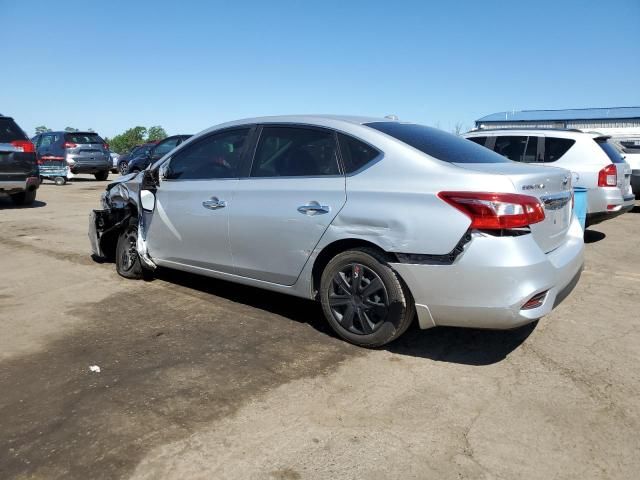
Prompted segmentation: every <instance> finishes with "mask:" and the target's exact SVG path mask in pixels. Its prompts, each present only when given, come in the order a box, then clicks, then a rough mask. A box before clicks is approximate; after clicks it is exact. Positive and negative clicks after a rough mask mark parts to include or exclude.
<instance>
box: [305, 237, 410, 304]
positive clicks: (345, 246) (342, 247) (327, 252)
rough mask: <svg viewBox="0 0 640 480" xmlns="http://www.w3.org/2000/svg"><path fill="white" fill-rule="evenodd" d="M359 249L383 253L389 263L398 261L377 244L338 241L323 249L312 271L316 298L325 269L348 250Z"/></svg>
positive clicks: (348, 239)
mask: <svg viewBox="0 0 640 480" xmlns="http://www.w3.org/2000/svg"><path fill="white" fill-rule="evenodd" d="M358 247H368V248H373V249H375V250H377V251H379V252H380V253H382V254H383V255H384V256H385V257H387V258H388V259H389V261H394V262H395V261H397V260H398V259H397V258H396V256H395V254H393V253H389V252H385V251H384V250H383V249H382V248H380V247H379V246H378V245H376V244H375V243H371V242H368V241H366V240H361V239H358V238H347V239H344V240H337V241H335V242H333V243H330V244H329V245H327V246H326V247H324V248H323V249H322V251H321V252H320V253H319V254H318V256H317V257H316V260H315V262H314V263H313V269H312V270H311V276H312V279H313V285H312V288H313V292H314V296H315V295H317V292H318V286H319V285H320V277H321V276H322V272H323V270H324V267H326V266H327V264H328V263H329V262H330V261H331V259H332V258H333V257H335V256H336V255H338V254H339V253H342V252H345V251H347V250H351V249H353V248H358Z"/></svg>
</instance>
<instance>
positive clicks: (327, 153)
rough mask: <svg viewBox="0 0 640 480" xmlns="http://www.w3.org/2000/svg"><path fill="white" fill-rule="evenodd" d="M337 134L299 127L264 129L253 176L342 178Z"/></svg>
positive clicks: (252, 170) (252, 169) (255, 158)
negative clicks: (336, 140) (339, 175)
mask: <svg viewBox="0 0 640 480" xmlns="http://www.w3.org/2000/svg"><path fill="white" fill-rule="evenodd" d="M336 150H337V149H336V142H335V138H334V135H333V132H330V131H327V130H320V129H311V128H298V127H264V128H263V129H262V134H261V135H260V141H259V142H258V147H257V149H256V154H255V157H254V160H253V165H252V167H251V176H252V177H304V176H314V177H316V176H324V175H338V174H339V173H340V170H339V168H338V157H337V151H336Z"/></svg>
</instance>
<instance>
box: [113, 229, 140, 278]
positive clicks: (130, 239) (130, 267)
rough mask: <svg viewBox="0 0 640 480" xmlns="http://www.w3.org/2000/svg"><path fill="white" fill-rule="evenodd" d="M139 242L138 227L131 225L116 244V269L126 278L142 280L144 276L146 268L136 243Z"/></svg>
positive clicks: (121, 234)
mask: <svg viewBox="0 0 640 480" xmlns="http://www.w3.org/2000/svg"><path fill="white" fill-rule="evenodd" d="M137 244H138V227H137V225H131V224H130V225H129V226H128V227H127V228H125V229H124V230H123V231H122V232H121V233H120V236H119V237H118V243H117V245H116V259H115V260H116V271H117V272H118V274H119V275H120V276H122V277H124V278H129V279H133V280H140V279H141V278H144V273H145V272H144V270H143V268H142V263H141V261H140V257H139V256H138V252H137V251H136V245H137Z"/></svg>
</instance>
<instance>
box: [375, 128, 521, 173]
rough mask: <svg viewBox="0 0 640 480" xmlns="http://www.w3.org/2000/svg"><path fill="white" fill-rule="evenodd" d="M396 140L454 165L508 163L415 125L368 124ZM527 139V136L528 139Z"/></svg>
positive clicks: (477, 147)
mask: <svg viewBox="0 0 640 480" xmlns="http://www.w3.org/2000/svg"><path fill="white" fill-rule="evenodd" d="M365 125H366V126H367V127H371V128H373V129H375V130H378V131H380V132H382V133H385V134H387V135H390V136H391V137H393V138H395V139H396V140H399V141H401V142H402V143H406V144H407V145H409V146H411V147H413V148H415V149H417V150H420V151H421V152H423V153H426V154H427V155H430V156H432V157H434V158H437V159H438V160H441V161H443V162H451V163H505V162H507V160H506V159H505V158H503V157H501V156H500V155H496V154H495V153H493V152H492V151H491V150H489V149H487V148H484V147H481V146H480V145H477V144H475V143H474V142H468V141H467V140H466V139H464V138H461V137H458V136H457V135H453V134H451V133H447V132H443V131H442V130H438V129H437V128H431V127H427V126H424V125H418V124H416V123H400V122H373V123H366V124H365ZM525 138H526V137H525Z"/></svg>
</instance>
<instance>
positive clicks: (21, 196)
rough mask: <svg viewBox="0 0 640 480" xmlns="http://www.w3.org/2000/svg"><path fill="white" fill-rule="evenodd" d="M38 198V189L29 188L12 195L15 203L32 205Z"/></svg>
mask: <svg viewBox="0 0 640 480" xmlns="http://www.w3.org/2000/svg"><path fill="white" fill-rule="evenodd" d="M35 200H36V190H29V191H25V192H20V193H14V194H13V195H11V201H12V202H13V203H14V205H20V206H23V205H31V204H32V203H33V202H34V201H35Z"/></svg>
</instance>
